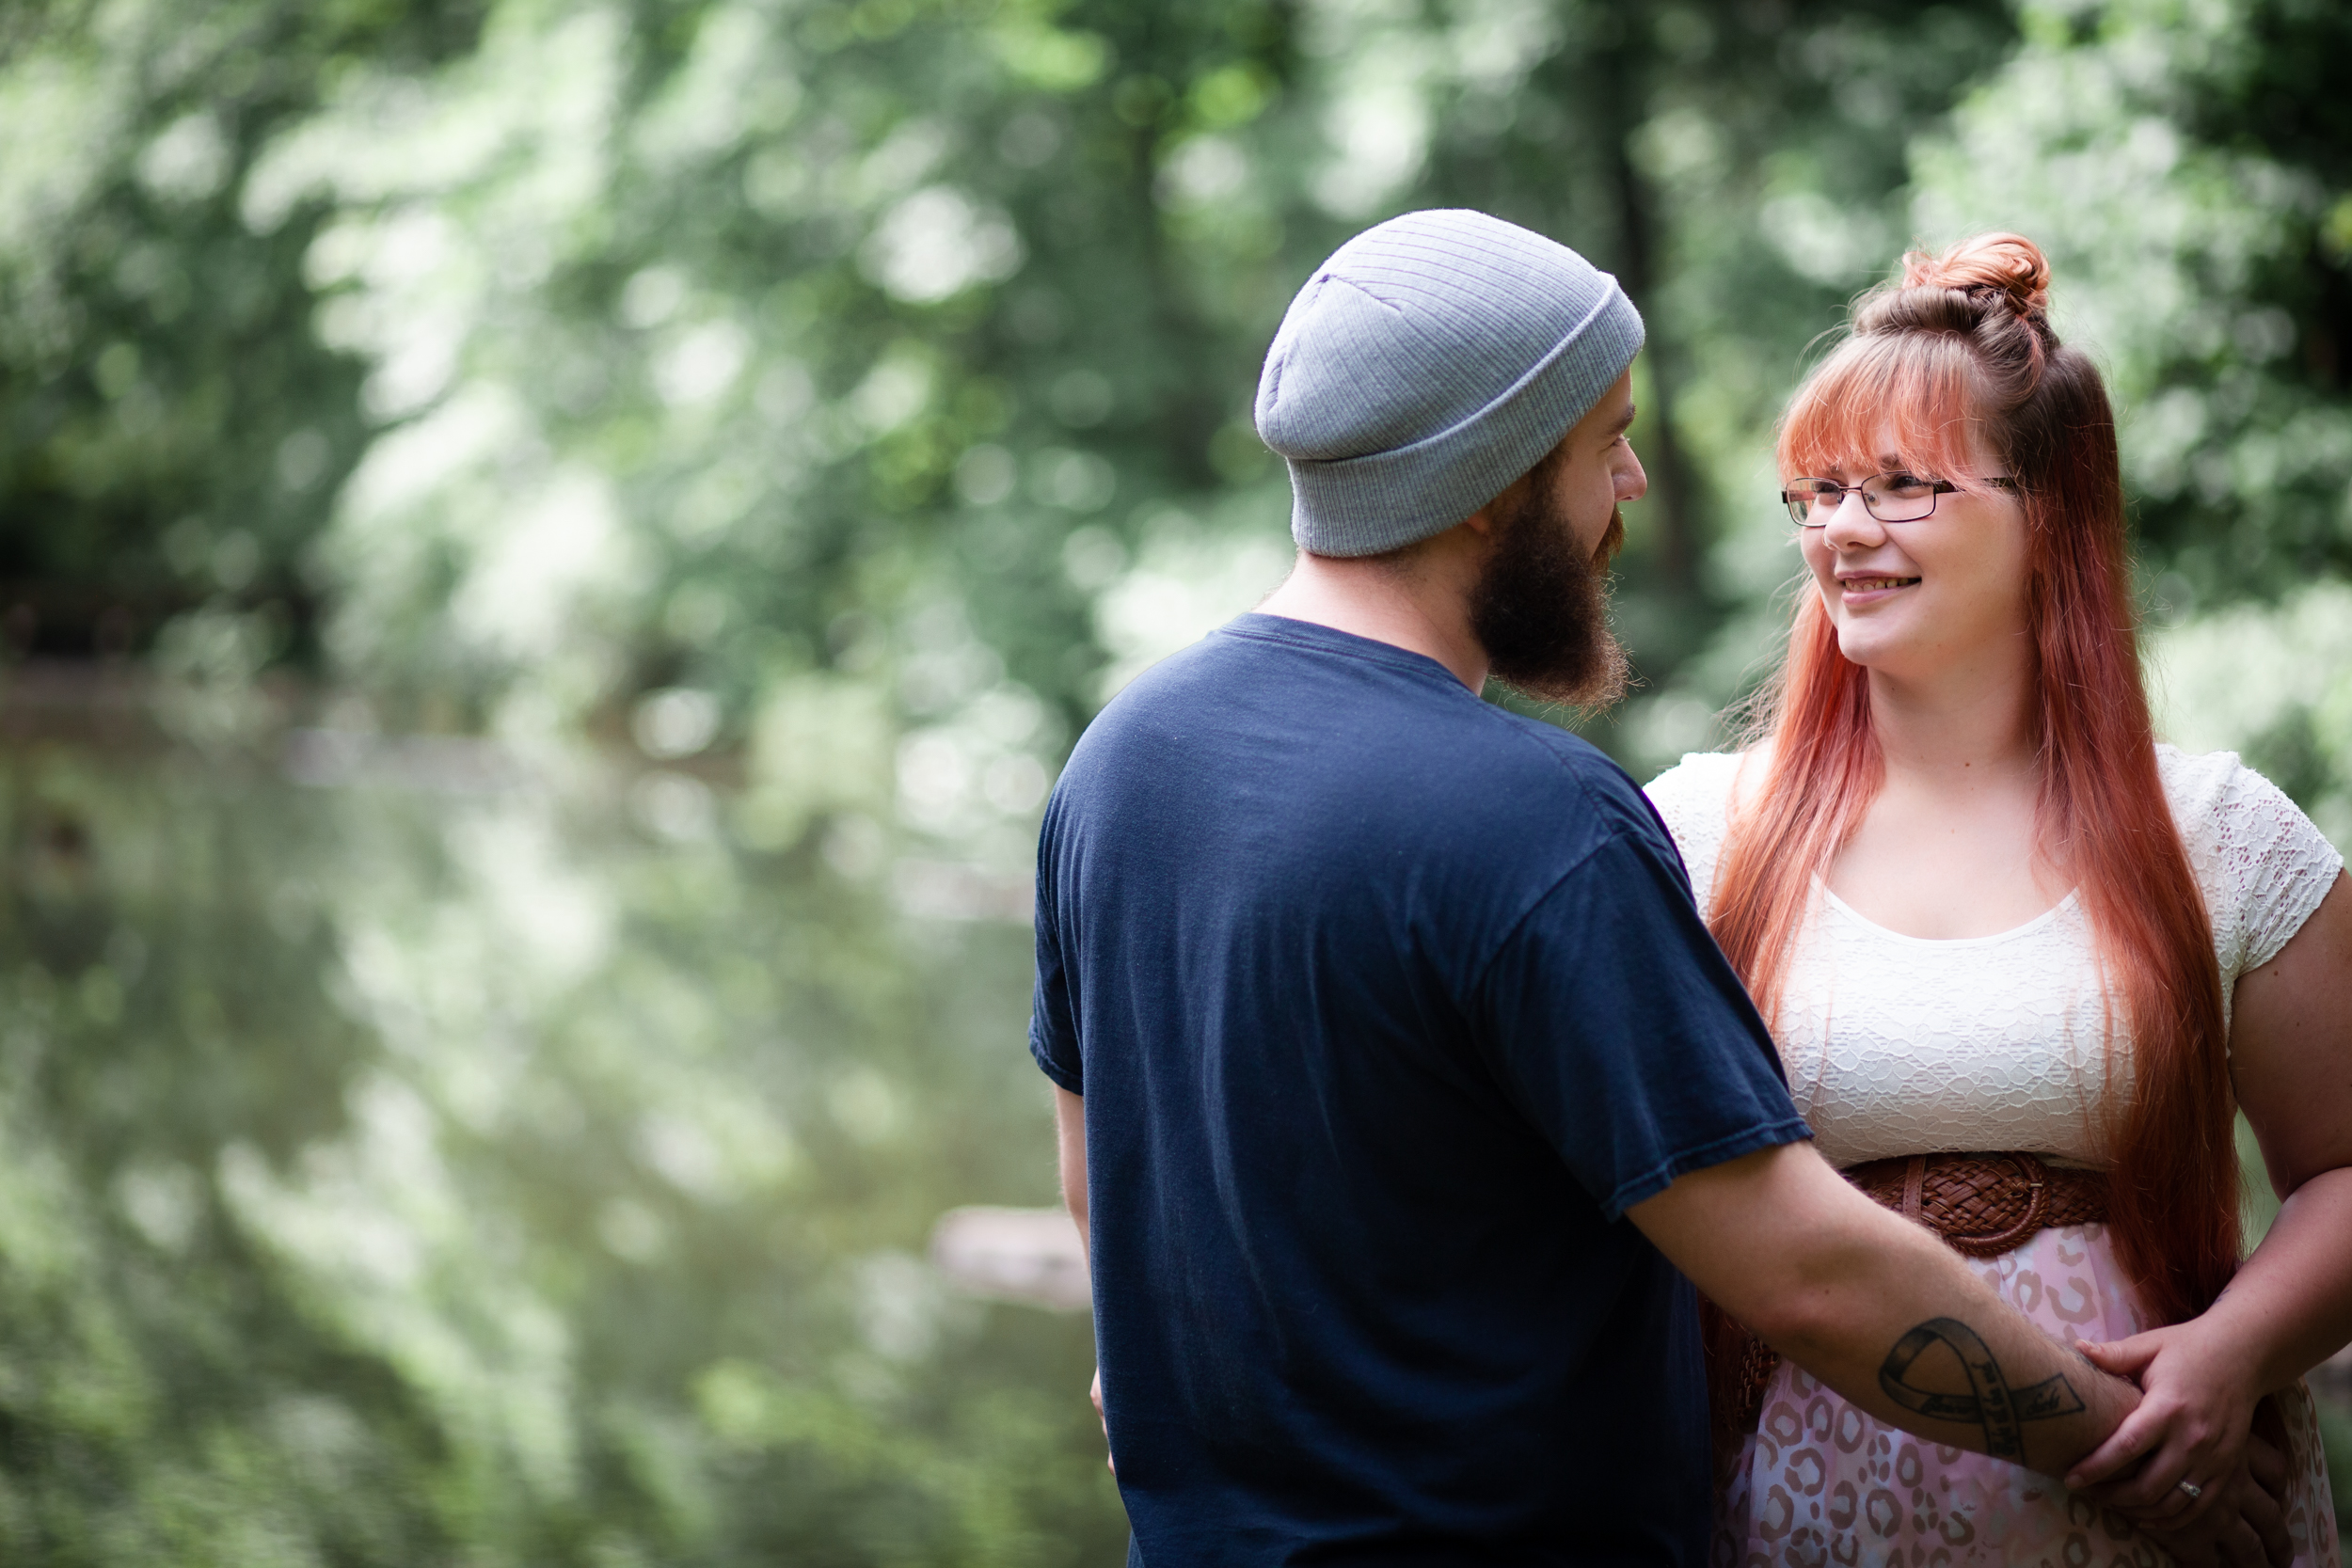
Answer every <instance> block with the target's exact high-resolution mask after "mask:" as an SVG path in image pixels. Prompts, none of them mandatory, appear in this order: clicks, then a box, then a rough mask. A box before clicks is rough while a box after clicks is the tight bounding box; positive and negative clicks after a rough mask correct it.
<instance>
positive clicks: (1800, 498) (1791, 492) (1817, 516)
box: [1780, 479, 1845, 528]
mask: <svg viewBox="0 0 2352 1568" xmlns="http://www.w3.org/2000/svg"><path fill="white" fill-rule="evenodd" d="M1780 499H1782V500H1784V501H1787V502H1788V517H1789V520H1790V521H1791V522H1793V523H1795V524H1796V525H1797V526H1798V527H1799V528H1820V526H1821V525H1822V524H1823V523H1826V522H1828V521H1829V519H1830V515H1831V514H1832V513H1834V512H1836V510H1837V503H1838V502H1839V501H1840V500H1843V499H1845V492H1844V491H1842V490H1840V489H1839V488H1838V487H1837V486H1836V485H1835V484H1833V483H1830V482H1829V481H1828V480H1826V479H1792V480H1790V481H1789V482H1788V489H1786V490H1783V491H1782V492H1781V493H1780Z"/></svg>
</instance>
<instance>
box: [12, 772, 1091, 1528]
mask: <svg viewBox="0 0 2352 1568" xmlns="http://www.w3.org/2000/svg"><path fill="white" fill-rule="evenodd" d="M463 757H464V753H456V754H451V753H447V752H442V753H424V754H422V755H416V754H407V755H405V760H404V753H401V752H397V751H390V752H382V753H379V754H377V755H376V756H375V758H374V760H373V762H369V761H367V760H366V759H365V758H362V757H359V756H358V755H357V754H356V753H355V754H353V755H352V756H350V757H346V758H344V759H343V760H342V762H341V763H337V764H336V766H339V767H342V768H343V771H342V774H341V775H340V779H341V783H340V784H338V786H337V787H335V788H332V789H310V790H299V789H296V788H294V786H291V785H289V784H285V783H283V782H280V781H277V780H272V779H267V778H254V777H250V776H244V775H241V774H240V773H239V772H238V771H237V770H235V769H232V768H217V767H215V768H185V767H174V766H164V767H157V766H155V765H154V763H153V761H152V760H151V759H145V758H137V757H131V758H124V757H120V756H115V757H107V758H102V759H98V760H93V758H92V756H91V754H90V753H89V752H87V751H84V750H81V749H71V748H69V749H61V748H56V747H31V748H24V747H20V748H18V749H17V751H16V754H15V755H14V756H13V758H12V760H11V761H10V762H9V764H8V767H7V768H5V769H4V770H0V843H5V844H6V846H7V853H8V871H9V875H8V879H7V893H6V895H5V897H0V951H5V952H6V954H7V955H8V958H7V967H6V969H5V972H0V1136H5V1138H6V1141H7V1147H8V1159H7V1160H6V1161H5V1162H0V1324H5V1335H4V1336H0V1338H5V1350H4V1351H0V1554H4V1555H6V1556H7V1557H8V1559H9V1560H20V1561H40V1562H45V1563H57V1564H61V1565H63V1564H93V1565H95V1564H105V1565H107V1568H124V1565H130V1564H140V1563H154V1564H159V1565H160V1564H172V1565H174V1568H178V1565H183V1564H199V1563H214V1562H217V1563H223V1564H229V1563H234V1564H239V1565H250V1564H255V1563H287V1564H300V1563H386V1564H395V1563H397V1564H417V1563H430V1562H488V1561H501V1562H503V1561H534V1562H542V1561H565V1562H580V1563H592V1564H612V1563H641V1562H656V1561H659V1562H737V1561H754V1560H756V1561H774V1560H793V1561H810V1562H838V1563H865V1562H899V1563H948V1562H954V1563H971V1562H981V1563H1006V1564H1014V1563H1019V1564H1051V1563H1073V1564H1074V1563H1079V1562H1085V1561H1105V1560H1111V1557H1112V1555H1113V1554H1114V1553H1116V1552H1118V1551H1120V1550H1121V1549H1122V1544H1123V1540H1124V1527H1123V1522H1122V1521H1121V1519H1120V1513H1119V1509H1118V1502H1117V1498H1116V1495H1115V1493H1114V1492H1113V1490H1112V1488H1111V1486H1110V1483H1109V1478H1108V1477H1107V1476H1106V1475H1104V1473H1103V1471H1102V1468H1101V1460H1100V1457H1099V1449H1100V1443H1101V1439H1100V1436H1099V1434H1098V1433H1096V1432H1095V1430H1094V1422H1093V1413H1092V1412H1091V1411H1090V1410H1089V1409H1088V1408H1087V1405H1086V1402H1085V1399H1084V1397H1083V1390H1084V1388H1085V1386H1086V1379H1087V1376H1088V1373H1089V1369H1090V1367H1091V1350H1090V1344H1089V1337H1088V1334H1087V1330H1086V1323H1085V1321H1084V1319H1083V1318H1061V1317H1053V1316H1050V1315H1048V1314H1045V1313H1041V1312H1038V1311H1036V1310H1034V1309H1031V1308H1015V1307H988V1306H984V1305H982V1304H979V1303H977V1302H974V1301H970V1300H966V1299H961V1298H955V1297H951V1296H949V1295H948V1294H946V1291H944V1289H943V1287H942V1285H941V1284H940V1282H939V1281H938V1279H937V1278H936V1276H935V1275H932V1273H931V1272H930V1268H929V1267H928V1265H927V1264H926V1263H925V1262H924V1261H922V1256H921V1255H922V1251H923V1248H924V1245H925V1242H926V1238H927V1237H928V1235H929V1232H930V1226H931V1223H932V1221H933V1220H934V1218H935V1217H936V1216H937V1215H938V1213H939V1212H941V1211H942V1210H944V1209H946V1208H948V1207H950V1206H951V1205H954V1204H957V1203H961V1202H967V1201H972V1200H975V1199H981V1200H995V1201H1000V1202H1015V1203H1041V1202H1046V1201H1050V1199H1051V1196H1052V1193H1053V1174H1052V1169H1051V1158H1050V1146H1051V1139H1052V1130H1051V1118H1050V1116H1049V1115H1048V1114H1047V1112H1046V1109H1045V1106H1044V1103H1043V1097H1042V1095H1041V1094H1040V1093H1039V1091H1038V1089H1037V1086H1036V1085H1035V1084H1034V1083H1033V1082H1032V1081H1031V1079H1030V1076H1029V1075H1028V1074H1027V1073H1026V1072H1025V1071H1024V1072H1008V1071H1006V1070H1004V1058H1005V1055H1006V1051H1007V1046H1006V1042H1007V1041H1008V1040H1017V1039H1018V1037H1019V1036H1020V1032H1021V1029H1022V1026H1023V1022H1024V1020H1025V1008H1026V1004H1027V993H1026V988H1025V970H1024V956H1025V932H1023V931H1021V930H1019V929H1018V928H1016V927H1011V926H1009V925H1001V926H972V925H952V924H942V923H939V922H936V921H931V922H915V923H912V924H910V923H909V922H907V921H905V920H902V919H901V918H899V917H898V916H897V915H895V914H894V913H893V912H892V911H891V910H890V909H889V907H888V904H887V901H886V900H885V899H884V898H883V897H882V884H879V883H877V882H875V881H873V880H872V879H871V878H870V876H868V875H866V874H864V873H860V872H858V871H857V870H856V869H855V868H854V867H853V868H852V872H851V873H850V874H846V875H845V874H844V873H842V872H840V871H837V870H835V869H834V868H833V867H832V866H830V865H828V864H827V863H824V862H822V861H820V860H818V859H817V858H815V857H810V858H808V859H807V860H805V861H803V862H791V861H786V862H778V861H775V860H772V859H764V858H762V857H759V856H757V855H746V854H745V853H743V852H741V851H738V850H734V849H731V848H729V847H726V846H725V845H724V844H723V842H721V841H720V840H719V839H717V838H715V837H713V836H710V835H709V833H708V832H707V831H704V830H703V829H699V828H697V826H696V819H695V818H694V817H693V816H692V815H691V812H689V813H681V812H678V811H677V810H675V809H672V810H671V811H669V812H668V813H667V815H666V816H664V815H663V814H662V813H661V812H660V811H659V810H655V811H651V812H648V811H647V809H646V808H645V805H644V801H643V800H642V799H640V800H636V801H634V803H632V800H631V798H630V797H629V796H628V794H627V793H626V792H625V791H624V790H622V789H621V787H620V785H621V784H623V783H625V782H626V781H618V780H615V779H614V778H613V777H612V775H611V774H610V773H609V772H606V771H603V770H598V769H594V768H591V769H588V770H585V771H583V772H580V773H579V774H578V775H577V776H575V777H574V778H573V779H572V780H571V782H570V783H568V784H564V783H561V782H550V781H549V780H548V779H547V778H546V777H544V776H543V777H541V778H540V779H539V780H538V781H537V782H536V783H534V784H530V785H528V786H523V785H520V784H516V786H514V787H489V788H482V787H476V786H477V785H479V784H480V783H481V781H480V779H479V778H478V777H476V776H473V775H469V774H468V773H466V772H465V770H464V768H463V767H462V762H463ZM334 760H335V759H333V758H328V759H326V761H328V762H333V761H334ZM453 768H454V769H455V770H454V771H453ZM385 778H393V779H398V780H402V781H405V782H404V783H403V784H401V786H399V787H387V786H385V785H384V784H381V783H380V782H379V783H370V782H369V781H370V780H371V779H377V780H381V779H385ZM436 778H437V779H438V781H439V783H438V784H437V788H436V789H435V790H428V791H426V792H424V793H419V792H418V791H417V789H416V788H415V787H414V785H415V784H416V783H417V782H418V781H420V780H425V779H436ZM469 778H470V779H472V780H473V783H472V784H469ZM668 783H669V784H671V786H672V787H673V788H683V789H686V790H688V792H689V793H688V798H689V799H693V798H694V797H693V796H692V795H691V789H692V787H693V786H692V785H691V781H690V780H689V779H688V778H687V777H686V776H685V775H670V776H669V777H668ZM453 787H460V788H463V789H464V790H465V792H464V793H459V794H451V793H449V792H448V791H449V790H450V789H451V788H453ZM641 793H642V792H641ZM648 818H650V819H651V820H655V821H659V822H661V823H664V824H665V826H664V827H663V828H662V829H661V830H660V831H649V830H647V829H645V828H644V827H642V826H636V825H634V824H636V823H639V822H642V821H644V820H646V819H648ZM705 826H706V827H707V824H706V825H705ZM834 859H835V860H844V857H843V856H842V855H841V854H840V853H838V852H836V854H835V855H834ZM845 863H848V862H846V861H845ZM1016 1052H1017V1048H1016Z"/></svg>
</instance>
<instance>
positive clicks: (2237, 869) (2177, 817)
mask: <svg viewBox="0 0 2352 1568" xmlns="http://www.w3.org/2000/svg"><path fill="white" fill-rule="evenodd" d="M2156 761H2157V766H2158V768H2159V770H2160V771H2161V772H2162V773H2163V775H2164V784H2165V793H2166V795H2167V796H2168V797H2169V798H2170V800H2171V804H2172V816H2173V820H2174V821H2175V822H2176V823H2178V824H2179V826H2180V830H2181V840H2182V842H2183V843H2184V844H2185V846H2186V847H2187V849H2188V861H2189V866H2190V869H2192V870H2193V871H2194V872H2195V873H2196V874H2197V882H2198V885H2199V886H2200V887H2201V888H2202V889H2203V890H2204V894H2205V907H2206V909H2207V911H2209V912H2210V913H2211V915H2212V917H2213V939H2214V951H2215V955H2216V957H2217V958H2219V959H2220V960H2221V975H2222V982H2223V985H2224V988H2225V990H2226V988H2227V987H2228V986H2229V985H2230V984H2232V983H2233V982H2235V981H2236V979H2237V977H2238V976H2239V975H2241V974H2246V973H2247V972H2248V971H2249V970H2255V969H2260V968H2261V967H2262V966H2263V965H2265V964H2266V963H2268V962H2269V961H2270V960H2271V959H2273V958H2277V957H2278V956H2279V952H2280V949H2281V948H2283V947H2285V946H2286V944H2287V942H2288V941H2289V939H2291V938H2292V937H2293V936H2294V935H2295V933H2296V931H2298V930H2300V929H2302V926H2303V922H2305V921H2306V920H2309V919H2310V918H2311V917H2312V911H2314V910H2316V909H2318V908H2319V904H2320V900H2321V899H2323V898H2325V897H2327V896H2328V888H2329V887H2331V886H2333V885H2334V883H2335V879H2336V873H2337V872H2339V871H2341V870H2342V869H2343V868H2344V857H2343V856H2342V855H2341V854H2339V853H2337V851H2336V847H2335V846H2334V845H2333V844H2330V843H2329V842H2328V837H2327V835H2326V834H2324V833H2322V832H2320V831H2319V829H2318V828H2317V827H2316V826H2314V825H2313V824H2312V819H2311V818H2310V817H2308V816H2304V815H2303V813H2302V812H2301V811H2300V810H2298V809H2297V808H2296V804H2295V802H2294V801H2292V800H2288V799H2287V797H2286V794H2285V792H2284V791H2283V790H2281V789H2280V788H2279V786H2278V785H2277V784H2272V783H2271V782H2270V781H2269V780H2268V779H2265V778H2264V777H2263V776H2262V775H2261V774H2260V773H2257V772H2255V771H2254V770H2253V769H2252V768H2249V767H2247V766H2246V765H2245V764H2244V763H2241V762H2240V761H2238V759H2237V756H2236V754H2235V753H2234V752H2211V753H2209V754H2207V755H2204V756H2190V755H2187V754H2186V753H2185V752H2178V751H2175V750H2173V748H2171V747H2169V746H2159V747H2158V748H2157V749H2156Z"/></svg>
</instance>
